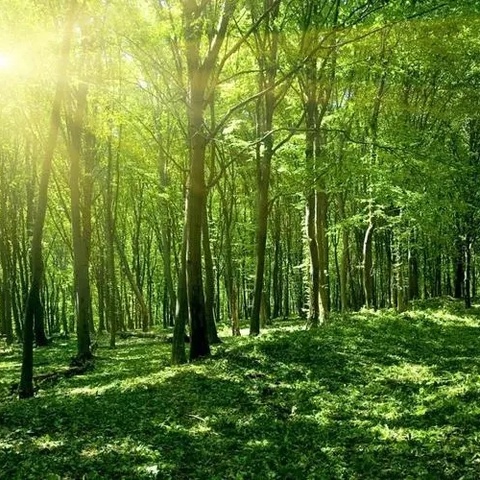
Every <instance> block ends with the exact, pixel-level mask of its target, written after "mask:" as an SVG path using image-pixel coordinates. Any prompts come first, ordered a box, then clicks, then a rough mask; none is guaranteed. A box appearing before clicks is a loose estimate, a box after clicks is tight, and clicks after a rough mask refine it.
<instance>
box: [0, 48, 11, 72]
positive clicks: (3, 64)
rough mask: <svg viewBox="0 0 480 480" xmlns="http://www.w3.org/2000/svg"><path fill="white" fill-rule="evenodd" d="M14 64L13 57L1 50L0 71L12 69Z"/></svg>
mask: <svg viewBox="0 0 480 480" xmlns="http://www.w3.org/2000/svg"><path fill="white" fill-rule="evenodd" d="M12 66H13V61H12V58H11V57H10V56H9V55H7V54H6V53H2V52H0V71H2V70H3V71H6V70H10V69H11V68H12Z"/></svg>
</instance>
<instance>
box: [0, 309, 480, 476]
mask: <svg viewBox="0 0 480 480" xmlns="http://www.w3.org/2000/svg"><path fill="white" fill-rule="evenodd" d="M427 307H429V306H428V305H426V306H425V305H422V309H418V310H415V311H413V312H408V313H406V314H403V315H396V314H394V313H393V312H380V313H373V312H360V313H358V314H352V315H349V316H346V317H342V318H341V317H337V318H335V319H334V320H333V321H332V323H331V324H330V325H329V326H327V327H324V328H320V329H318V330H317V331H304V330H302V328H301V326H300V325H298V326H295V325H292V324H291V323H289V324H288V325H287V324H285V326H283V327H282V323H281V322H277V323H276V325H275V327H274V328H271V329H270V330H269V331H267V332H266V333H265V334H263V335H261V336H260V337H257V338H247V337H242V338H238V339H234V338H226V339H225V342H224V344H222V345H221V346H219V347H216V348H215V349H214V356H213V358H212V359H210V360H207V361H203V362H199V363H195V364H192V365H186V366H182V367H177V368H172V367H170V366H169V365H168V360H169V355H170V351H169V348H170V346H169V345H167V344H163V343H160V342H158V341H154V340H145V339H142V340H131V339H130V340H125V341H122V342H119V346H118V348H117V349H116V350H110V349H108V348H107V347H106V346H105V347H103V346H102V347H101V348H99V350H98V351H97V355H98V359H97V361H96V368H95V370H94V371H93V372H89V373H88V374H86V375H83V376H77V377H73V378H68V379H62V380H61V381H59V382H57V383H52V384H45V385H43V388H42V389H41V390H40V391H39V392H38V395H37V397H36V398H34V399H31V400H27V401H18V400H16V399H14V398H12V397H8V395H7V386H8V384H9V383H10V382H13V381H15V380H17V379H18V378H17V377H18V372H19V362H20V356H19V355H20V352H19V350H18V349H13V350H5V349H3V350H0V401H1V405H0V478H2V479H17V478H18V479H29V478H31V479H40V478H41V479H57V478H58V479H59V478H65V479H73V478H74V479H77V478H78V479H82V478H84V479H101V478H106V479H110V478H111V479H120V478H125V479H137V478H138V479H147V478H159V479H163V478H165V479H168V478H172V479H205V480H207V479H208V480H213V479H389V480H390V479H412V480H413V479H432V480H434V479H435V480H436V479H461V478H462V479H465V480H466V479H472V480H473V479H478V478H480V356H479V353H480V320H479V317H477V315H478V311H476V310H473V311H472V313H470V314H469V315H466V314H465V313H464V312H463V311H462V309H461V308H459V307H458V306H457V304H454V303H451V304H447V305H445V304H443V305H437V306H435V305H433V306H430V308H427ZM73 351H74V342H73V341H69V342H63V344H62V342H59V343H57V344H56V345H54V346H52V347H49V348H47V349H42V350H38V351H37V352H36V361H37V364H39V365H40V366H39V367H38V369H37V373H39V372H46V371H51V370H53V369H55V368H60V367H61V366H64V365H66V364H67V363H68V358H69V356H71V355H72V354H73Z"/></svg>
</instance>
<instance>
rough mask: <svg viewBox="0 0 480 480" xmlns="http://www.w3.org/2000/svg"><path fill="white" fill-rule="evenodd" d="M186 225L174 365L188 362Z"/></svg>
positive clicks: (181, 256) (176, 315)
mask: <svg viewBox="0 0 480 480" xmlns="http://www.w3.org/2000/svg"><path fill="white" fill-rule="evenodd" d="M186 229H187V226H186V223H185V226H184V234H183V241H182V247H181V250H180V265H179V269H178V281H177V304H176V312H175V324H174V327H173V342H172V364H173V365H181V364H183V363H186V362H187V355H186V353H185V328H186V326H187V323H188V295H187V258H186V257H187V234H186Z"/></svg>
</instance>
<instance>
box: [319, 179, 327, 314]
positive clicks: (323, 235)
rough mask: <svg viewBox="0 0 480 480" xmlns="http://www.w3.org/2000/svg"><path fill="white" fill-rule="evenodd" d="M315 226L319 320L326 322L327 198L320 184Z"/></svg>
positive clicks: (323, 187)
mask: <svg viewBox="0 0 480 480" xmlns="http://www.w3.org/2000/svg"><path fill="white" fill-rule="evenodd" d="M316 203H317V209H316V217H317V218H316V224H317V244H318V263H319V294H320V320H321V322H322V323H326V322H327V321H328V315H329V311H330V288H329V281H328V269H329V266H328V263H329V261H328V237H327V209H328V197H327V194H326V192H325V186H324V185H323V182H322V184H321V185H320V186H319V189H318V190H317V192H316Z"/></svg>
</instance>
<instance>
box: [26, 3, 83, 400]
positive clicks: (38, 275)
mask: <svg viewBox="0 0 480 480" xmlns="http://www.w3.org/2000/svg"><path fill="white" fill-rule="evenodd" d="M75 11H76V2H75V1H74V0H72V2H71V4H70V11H69V13H68V16H67V20H66V25H65V31H64V34H63V40H62V47H61V54H60V62H59V67H58V81H57V86H56V89H55V97H54V100H53V106H52V112H51V117H50V128H49V132H48V138H47V143H46V149H45V155H44V157H43V162H42V170H41V177H40V186H39V190H38V199H37V210H36V214H35V220H34V224H33V235H32V248H31V263H32V278H31V284H30V288H29V291H28V296H27V301H26V307H25V321H24V331H23V354H22V370H21V376H20V384H19V391H18V394H19V397H20V398H29V397H33V394H34V390H33V326H34V319H36V318H39V317H42V319H43V307H42V305H41V303H40V288H41V282H42V278H43V258H42V239H43V227H44V224H45V216H46V211H47V200H48V183H49V180H50V173H51V170H52V160H53V154H54V151H55V146H56V144H57V137H58V131H59V128H60V122H61V117H60V115H61V108H62V103H63V99H64V95H65V90H66V76H67V68H68V57H69V53H70V44H71V37H72V32H73V23H74V20H75Z"/></svg>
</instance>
